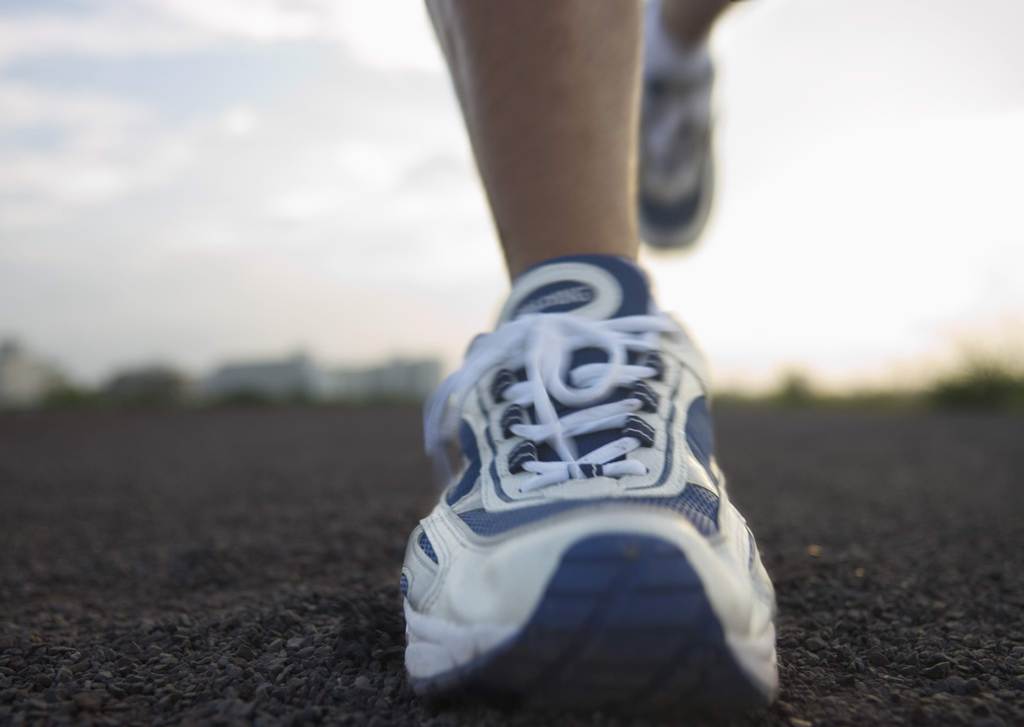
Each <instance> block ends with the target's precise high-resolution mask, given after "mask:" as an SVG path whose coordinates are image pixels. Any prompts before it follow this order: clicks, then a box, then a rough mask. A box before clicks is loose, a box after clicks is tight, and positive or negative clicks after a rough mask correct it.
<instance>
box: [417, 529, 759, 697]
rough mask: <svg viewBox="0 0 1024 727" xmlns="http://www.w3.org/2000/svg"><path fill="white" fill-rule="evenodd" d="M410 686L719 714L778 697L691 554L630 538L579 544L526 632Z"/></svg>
mask: <svg viewBox="0 0 1024 727" xmlns="http://www.w3.org/2000/svg"><path fill="white" fill-rule="evenodd" d="M769 638H770V639H771V649H770V660H771V664H770V670H769V671H771V673H772V675H773V676H774V673H775V671H774V669H775V667H774V659H775V655H774V632H773V631H772V633H771V634H770V635H769ZM761 651H762V652H763V651H764V649H763V648H762V649H761ZM413 687H414V689H415V690H416V691H417V692H418V693H419V694H421V695H426V696H433V697H440V696H452V695H456V694H457V695H466V696H470V697H480V698H485V699H500V700H503V701H507V700H515V701H525V702H528V703H530V704H533V705H537V706H544V707H557V708H570V709H576V708H580V709H597V708H606V709H612V710H615V709H616V708H628V709H629V710H630V711H637V710H643V711H649V712H660V711H665V710H668V709H679V708H685V709H688V710H692V711H698V712H716V713H721V712H723V711H729V712H734V711H741V710H744V709H748V708H751V707H755V706H761V705H765V704H768V703H769V702H770V701H771V697H772V692H773V691H774V684H772V685H771V686H767V687H764V686H762V688H759V687H758V685H757V684H756V683H755V680H753V679H752V678H751V677H750V676H749V675H748V674H747V673H746V672H745V671H744V669H743V668H742V667H741V666H740V664H739V663H738V661H737V659H736V658H735V656H734V654H733V650H732V649H731V648H730V646H729V643H728V642H727V639H726V636H725V634H724V632H723V629H722V626H721V624H720V622H719V620H718V618H717V617H716V616H715V612H714V610H713V609H712V606H711V604H710V602H709V600H708V598H707V595H706V594H705V591H704V586H703V584H702V583H701V580H700V578H699V577H698V575H697V573H696V572H695V571H694V569H693V567H692V566H691V565H690V563H689V561H688V560H687V558H686V555H685V554H684V553H683V552H682V551H681V550H680V549H679V548H678V547H677V546H675V545H674V544H672V543H670V542H667V541H665V540H663V539H661V538H657V537H652V536H649V535H633V534H625V533H609V534H602V535H593V536H589V537H586V538H584V539H582V540H579V541H577V542H576V543H575V544H573V545H572V546H571V547H570V548H568V549H567V550H566V552H565V553H564V554H563V555H562V558H561V560H560V562H559V564H558V566H557V568H556V570H555V572H554V574H553V575H552V577H551V579H550V580H549V581H548V584H547V587H546V589H545V591H544V593H543V595H542V597H541V599H540V601H539V603H538V605H537V606H536V608H535V609H534V612H533V614H532V615H531V617H530V619H529V620H528V621H527V623H526V625H525V626H524V627H523V628H522V629H520V630H519V631H517V632H516V633H515V634H514V635H513V636H512V637H511V638H509V639H507V640H506V641H504V642H503V643H501V644H500V645H499V646H497V647H495V648H493V649H491V650H490V651H488V652H487V653H485V654H483V655H481V656H478V657H476V658H475V659H473V660H471V661H469V662H468V663H466V664H463V665H461V666H459V667H456V668H453V669H450V670H448V671H446V672H443V673H441V674H438V675H435V676H432V677H429V678H424V679H418V680H413Z"/></svg>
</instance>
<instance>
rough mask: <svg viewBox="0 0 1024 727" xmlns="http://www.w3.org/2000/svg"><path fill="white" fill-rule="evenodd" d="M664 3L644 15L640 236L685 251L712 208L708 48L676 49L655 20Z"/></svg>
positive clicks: (656, 244) (711, 77)
mask: <svg viewBox="0 0 1024 727" xmlns="http://www.w3.org/2000/svg"><path fill="white" fill-rule="evenodd" d="M660 12H661V3H660V2H658V1H657V0H655V1H654V2H650V3H648V6H647V11H646V16H645V22H644V25H645V37H646V42H645V44H644V77H643V100H642V103H641V113H640V141H639V156H640V161H639V165H638V169H639V179H638V183H637V190H638V197H639V200H638V205H637V206H638V212H639V215H638V216H639V220H640V236H641V237H642V238H643V240H644V241H645V242H646V243H647V244H648V245H651V246H652V247H656V248H682V247H687V246H689V245H691V244H693V243H694V242H695V241H696V240H697V238H698V237H699V236H700V233H701V231H702V230H703V229H704V224H705V222H707V218H708V214H709V212H710V210H711V200H712V196H713V192H714V171H715V169H714V163H713V159H712V150H711V86H712V82H713V80H714V71H713V67H712V64H711V56H710V55H709V54H708V51H707V48H706V47H704V46H701V47H699V48H692V49H685V50H684V49H680V48H679V47H678V45H677V44H676V42H675V41H674V40H673V39H671V38H669V37H668V35H667V34H666V32H665V29H664V28H663V27H662V25H661V20H660Z"/></svg>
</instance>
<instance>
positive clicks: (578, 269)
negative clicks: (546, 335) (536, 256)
mask: <svg viewBox="0 0 1024 727" xmlns="http://www.w3.org/2000/svg"><path fill="white" fill-rule="evenodd" d="M621 303H622V288H621V287H620V286H619V283H618V281H617V280H616V279H615V277H614V276H613V275H612V274H611V273H609V272H608V271H606V270H603V269H602V268H600V267H597V266H596V265H589V264H586V263H577V262H566V263H553V264H549V265H544V266H541V267H539V268H537V269H535V270H532V271H530V272H528V273H526V274H525V275H524V276H523V277H522V278H520V279H519V280H518V281H517V282H516V285H515V287H514V288H513V290H512V294H511V295H510V296H509V300H508V302H507V303H506V304H505V309H504V310H503V311H502V315H501V320H502V321H509V320H512V319H514V318H518V317H519V316H521V315H526V314H528V313H567V312H569V311H572V312H573V313H575V314H577V315H581V316H584V317H586V318H591V319H595V320H599V319H602V318H608V317H610V316H612V315H614V314H615V312H616V311H618V309H619V306H620V305H621Z"/></svg>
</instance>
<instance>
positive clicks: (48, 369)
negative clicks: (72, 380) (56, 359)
mask: <svg viewBox="0 0 1024 727" xmlns="http://www.w3.org/2000/svg"><path fill="white" fill-rule="evenodd" d="M63 384H64V377H63V376H62V375H61V373H60V371H59V370H58V369H57V368H56V367H55V366H53V365H52V364H50V363H48V362H47V361H44V360H43V359H40V358H37V357H35V356H33V355H32V354H31V353H29V352H28V351H26V350H25V349H24V348H22V347H21V345H19V344H18V343H17V342H16V341H13V340H5V341H0V407H5V408H20V407H29V406H35V405H37V404H41V403H42V402H43V401H44V400H45V399H46V397H47V396H48V395H49V394H51V393H53V392H54V391H56V390H58V389H59V388H61V386H63Z"/></svg>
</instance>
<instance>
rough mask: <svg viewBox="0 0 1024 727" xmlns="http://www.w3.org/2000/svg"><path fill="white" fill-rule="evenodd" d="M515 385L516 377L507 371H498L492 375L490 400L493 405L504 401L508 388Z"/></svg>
mask: <svg viewBox="0 0 1024 727" xmlns="http://www.w3.org/2000/svg"><path fill="white" fill-rule="evenodd" d="M514 383H516V376H515V374H513V373H512V372H511V371H509V370H508V369H498V372H497V373H496V374H494V378H493V379H492V380H491V399H492V400H493V401H494V403H496V404H497V403H500V402H502V401H504V396H505V391H507V390H508V387H510V386H512V384H514Z"/></svg>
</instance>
